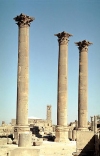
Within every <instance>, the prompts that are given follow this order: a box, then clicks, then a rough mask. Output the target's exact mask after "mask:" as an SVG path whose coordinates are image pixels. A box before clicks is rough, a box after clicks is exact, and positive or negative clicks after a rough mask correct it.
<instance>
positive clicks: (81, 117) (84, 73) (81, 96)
mask: <svg viewBox="0 0 100 156" xmlns="http://www.w3.org/2000/svg"><path fill="white" fill-rule="evenodd" d="M75 44H76V45H77V46H78V49H79V85H78V87H79V88H78V129H80V130H86V129H87V122H88V120H87V117H88V114H87V113H88V103H87V98H88V46H89V45H91V44H92V43H90V42H89V41H86V40H84V41H82V42H76V43H75Z"/></svg>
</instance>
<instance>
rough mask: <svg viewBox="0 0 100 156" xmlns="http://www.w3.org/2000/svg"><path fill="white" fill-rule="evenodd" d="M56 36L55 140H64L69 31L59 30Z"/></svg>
mask: <svg viewBox="0 0 100 156" xmlns="http://www.w3.org/2000/svg"><path fill="white" fill-rule="evenodd" d="M55 36H57V37H58V43H59V54H58V96H57V127H56V139H55V141H57V142H66V140H67V139H68V136H66V135H68V132H67V90H68V87H67V79H68V38H69V37H70V36H72V35H71V34H69V33H66V32H64V31H63V32H61V33H58V34H55Z"/></svg>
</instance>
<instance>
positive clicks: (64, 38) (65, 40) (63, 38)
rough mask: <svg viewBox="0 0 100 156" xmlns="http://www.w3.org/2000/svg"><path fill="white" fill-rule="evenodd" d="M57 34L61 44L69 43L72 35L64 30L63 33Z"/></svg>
mask: <svg viewBox="0 0 100 156" xmlns="http://www.w3.org/2000/svg"><path fill="white" fill-rule="evenodd" d="M55 36H57V37H58V42H59V44H67V43H68V41H69V40H68V38H69V37H70V36H72V35H71V34H69V33H66V32H65V31H63V32H61V33H58V34H55Z"/></svg>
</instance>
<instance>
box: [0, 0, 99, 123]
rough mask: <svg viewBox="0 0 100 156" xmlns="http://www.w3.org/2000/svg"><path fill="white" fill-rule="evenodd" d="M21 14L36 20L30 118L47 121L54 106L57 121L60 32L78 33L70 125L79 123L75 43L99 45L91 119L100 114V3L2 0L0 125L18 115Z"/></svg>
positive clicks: (92, 69) (91, 67) (94, 53)
mask: <svg viewBox="0 0 100 156" xmlns="http://www.w3.org/2000/svg"><path fill="white" fill-rule="evenodd" d="M20 13H24V14H27V15H29V16H33V17H35V20H34V21H33V22H32V23H31V26H30V66H29V71H30V72H29V74H30V75H29V77H30V81H29V87H30V89H29V116H36V117H39V118H44V119H45V118H46V105H47V104H51V105H52V119H53V123H56V114H57V113H56V112H57V66H58V41H57V37H55V36H54V34H56V33H59V32H62V31H66V32H68V33H71V34H73V37H70V41H69V45H68V122H70V121H74V120H75V119H77V110H78V65H79V51H78V48H77V46H75V44H74V42H78V41H82V40H84V39H86V40H89V41H90V42H93V45H91V46H89V53H88V119H89V120H90V118H89V117H90V116H92V115H96V114H100V50H99V49H100V1H99V0H9V1H8V0H0V123H1V121H2V120H5V121H6V122H10V120H11V118H15V117H16V91H17V90H16V88H17V83H16V82H17V54H18V27H17V25H16V24H15V21H14V20H13V18H14V17H16V16H17V15H19V14H20Z"/></svg>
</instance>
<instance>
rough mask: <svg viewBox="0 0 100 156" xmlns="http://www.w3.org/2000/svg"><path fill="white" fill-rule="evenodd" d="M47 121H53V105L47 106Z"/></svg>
mask: <svg viewBox="0 0 100 156" xmlns="http://www.w3.org/2000/svg"><path fill="white" fill-rule="evenodd" d="M47 120H49V121H50V120H51V105H47Z"/></svg>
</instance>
